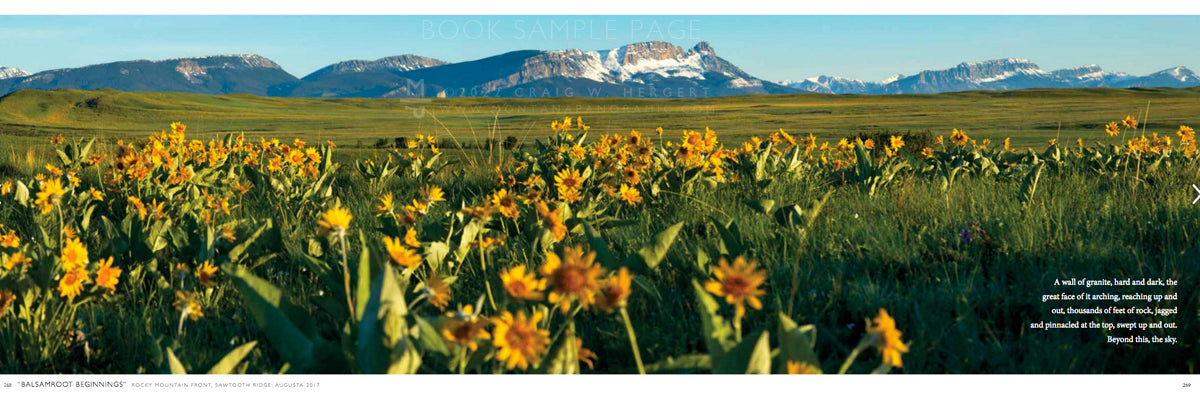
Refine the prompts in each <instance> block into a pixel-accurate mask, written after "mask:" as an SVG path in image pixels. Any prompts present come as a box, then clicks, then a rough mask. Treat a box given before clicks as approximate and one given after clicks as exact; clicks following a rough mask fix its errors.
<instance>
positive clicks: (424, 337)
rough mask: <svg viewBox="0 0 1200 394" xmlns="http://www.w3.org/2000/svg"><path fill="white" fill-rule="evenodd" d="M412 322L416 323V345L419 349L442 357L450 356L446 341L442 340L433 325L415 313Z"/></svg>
mask: <svg viewBox="0 0 1200 394" xmlns="http://www.w3.org/2000/svg"><path fill="white" fill-rule="evenodd" d="M413 320H415V321H416V322H417V344H419V345H421V349H423V350H425V351H427V352H433V353H437V354H441V355H443V356H445V355H449V354H450V349H449V348H447V347H446V341H444V340H442V336H441V333H439V332H438V329H437V327H435V326H434V325H433V323H430V322H429V320H425V319H424V318H421V316H417V314H415V313H414V314H413Z"/></svg>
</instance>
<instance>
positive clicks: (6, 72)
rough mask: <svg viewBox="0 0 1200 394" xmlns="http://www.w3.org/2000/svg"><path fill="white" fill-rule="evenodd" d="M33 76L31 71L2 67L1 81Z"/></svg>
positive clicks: (0, 68) (0, 71)
mask: <svg viewBox="0 0 1200 394" xmlns="http://www.w3.org/2000/svg"><path fill="white" fill-rule="evenodd" d="M29 75H31V74H30V73H29V71H25V70H22V69H19V68H15V67H3V66H0V79H9V78H20V77H26V76H29Z"/></svg>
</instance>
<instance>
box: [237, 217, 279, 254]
mask: <svg viewBox="0 0 1200 394" xmlns="http://www.w3.org/2000/svg"><path fill="white" fill-rule="evenodd" d="M269 228H271V219H267V221H266V222H264V223H263V224H262V225H261V226H258V229H257V230H254V232H253V233H251V234H250V235H249V236H247V237H246V239H244V240H242V242H241V243H239V244H237V246H234V247H233V249H230V250H229V261H230V262H233V263H237V262H240V261H241V260H242V254H244V253H246V249H248V248H250V246H251V245H253V244H254V241H255V240H257V239H258V237H259V236H260V235H262V233H263V231H266V230H267V229H269Z"/></svg>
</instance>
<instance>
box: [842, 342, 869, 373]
mask: <svg viewBox="0 0 1200 394" xmlns="http://www.w3.org/2000/svg"><path fill="white" fill-rule="evenodd" d="M869 344H870V343H869V342H867V339H866V338H863V340H861V341H859V342H858V346H855V347H854V350H851V351H850V355H849V356H847V357H846V362H844V363H842V368H841V369H838V375H843V374H845V373H846V370H848V369H850V364H854V360H855V359H857V358H858V354H859V353H862V351H863V349H866V348H867V345H869Z"/></svg>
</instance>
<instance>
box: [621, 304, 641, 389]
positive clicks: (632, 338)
mask: <svg viewBox="0 0 1200 394" xmlns="http://www.w3.org/2000/svg"><path fill="white" fill-rule="evenodd" d="M621 319H622V320H624V321H625V332H626V333H628V334H629V347H630V348H631V349H633V361H636V362H637V367H638V373H639V374H642V375H645V374H646V367H645V366H644V365H642V352H641V350H638V343H637V334H636V333H634V332H633V324H632V323H630V322H629V312H627V311H626V310H625V308H621Z"/></svg>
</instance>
